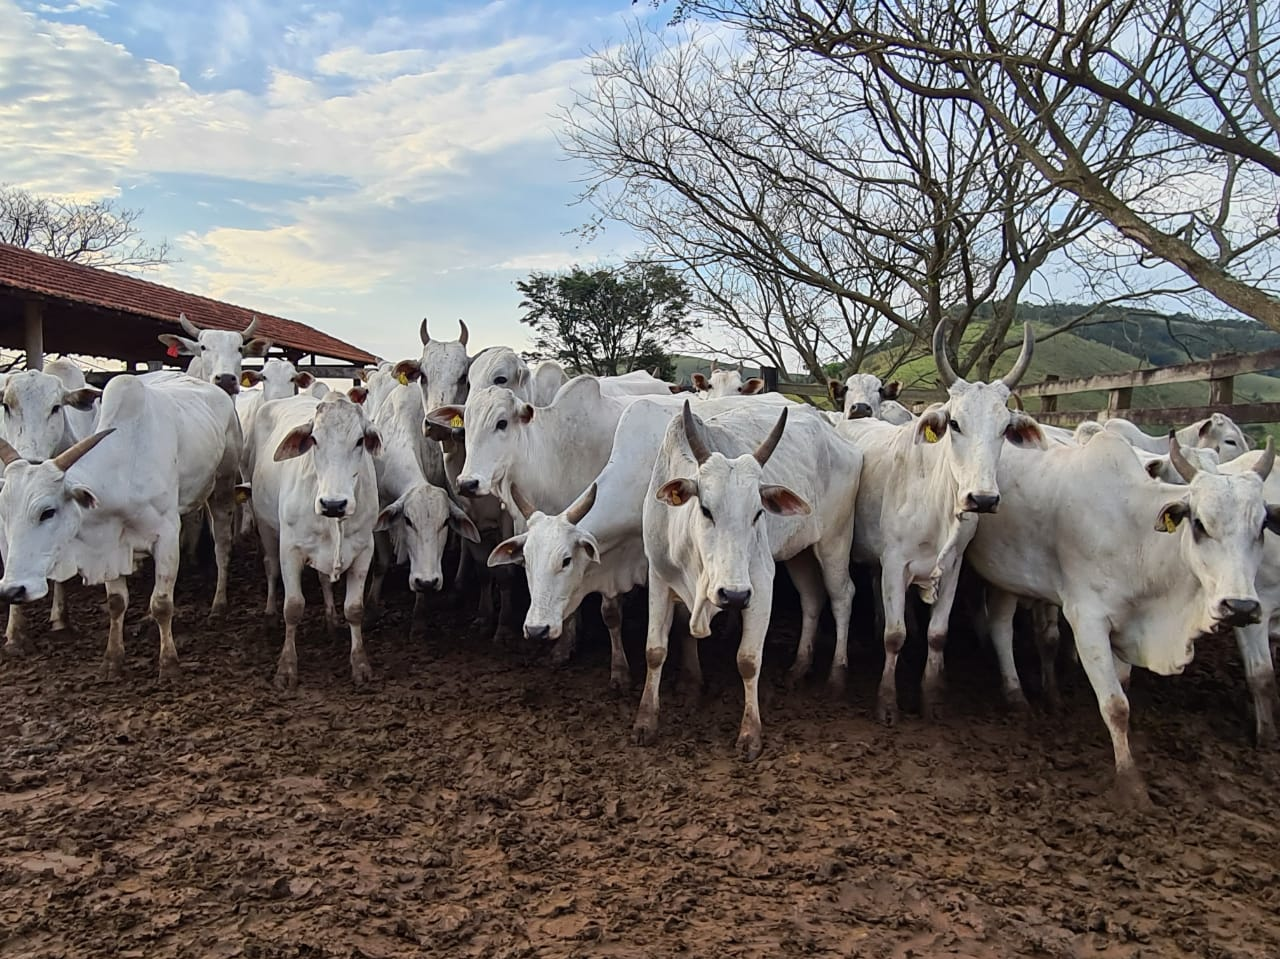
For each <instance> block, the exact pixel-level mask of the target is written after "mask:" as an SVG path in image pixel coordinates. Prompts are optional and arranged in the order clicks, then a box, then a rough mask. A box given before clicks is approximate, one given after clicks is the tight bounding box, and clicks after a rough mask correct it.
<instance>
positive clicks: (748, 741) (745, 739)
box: [737, 733, 764, 763]
mask: <svg viewBox="0 0 1280 959" xmlns="http://www.w3.org/2000/svg"><path fill="white" fill-rule="evenodd" d="M737 750H738V757H739V758H740V759H741V760H742V761H743V762H744V763H753V762H755V761H756V760H757V759H759V758H760V754H761V753H762V752H764V741H763V740H762V739H761V738H760V734H759V733H742V734H741V735H740V736H739V737H738V743H737Z"/></svg>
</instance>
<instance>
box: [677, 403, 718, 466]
mask: <svg viewBox="0 0 1280 959" xmlns="http://www.w3.org/2000/svg"><path fill="white" fill-rule="evenodd" d="M680 418H681V420H682V421H683V423H684V438H685V441H686V442H688V444H689V452H690V453H692V454H693V458H694V459H695V460H697V461H698V465H699V466H701V465H702V464H703V463H705V462H706V461H707V458H708V457H709V456H711V450H709V449H707V444H706V443H705V442H703V440H702V434H701V433H699V432H698V424H697V423H695V422H694V421H693V410H691V409H690V408H689V401H688V400H685V401H684V412H683V413H681V414H680Z"/></svg>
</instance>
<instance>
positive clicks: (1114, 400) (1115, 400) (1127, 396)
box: [1107, 386, 1133, 414]
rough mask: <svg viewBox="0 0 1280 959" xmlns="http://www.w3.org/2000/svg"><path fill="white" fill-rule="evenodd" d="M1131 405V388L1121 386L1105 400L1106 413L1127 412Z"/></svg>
mask: <svg viewBox="0 0 1280 959" xmlns="http://www.w3.org/2000/svg"><path fill="white" fill-rule="evenodd" d="M1132 405H1133V387H1132V386H1122V387H1120V388H1119V389H1116V390H1112V391H1111V395H1110V397H1108V399H1107V412H1108V413H1112V414H1114V413H1117V412H1119V411H1120V410H1127V409H1129V407H1131V406H1132Z"/></svg>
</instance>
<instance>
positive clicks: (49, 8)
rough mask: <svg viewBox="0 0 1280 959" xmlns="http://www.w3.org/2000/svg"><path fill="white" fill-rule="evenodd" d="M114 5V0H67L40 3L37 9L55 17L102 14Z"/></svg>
mask: <svg viewBox="0 0 1280 959" xmlns="http://www.w3.org/2000/svg"><path fill="white" fill-rule="evenodd" d="M114 6H115V4H114V3H113V2H112V0H66V2H65V3H41V4H38V5H37V6H36V10H37V12H39V13H47V14H50V15H52V16H55V17H65V16H70V15H71V14H74V13H94V14H97V15H99V16H102V15H104V14H105V13H106V12H107V11H108V10H110V9H111V8H112V7H114Z"/></svg>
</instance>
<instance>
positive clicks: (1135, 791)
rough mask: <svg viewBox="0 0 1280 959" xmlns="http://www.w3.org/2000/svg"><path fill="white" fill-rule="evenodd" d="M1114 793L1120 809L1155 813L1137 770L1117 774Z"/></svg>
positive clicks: (1153, 805)
mask: <svg viewBox="0 0 1280 959" xmlns="http://www.w3.org/2000/svg"><path fill="white" fill-rule="evenodd" d="M1114 791H1115V797H1116V802H1117V803H1118V804H1119V805H1120V807H1121V808H1122V809H1125V810H1128V811H1131V812H1136V813H1149V812H1154V811H1155V808H1156V807H1155V804H1154V803H1153V802H1152V801H1151V796H1150V794H1148V792H1147V786H1146V784H1145V783H1144V782H1143V781H1142V774H1141V773H1139V772H1138V770H1137V769H1130V770H1128V771H1127V772H1122V773H1117V774H1116V784H1115V790H1114Z"/></svg>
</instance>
